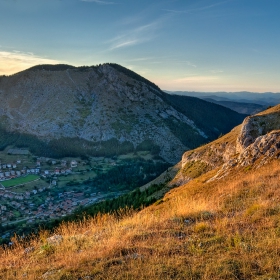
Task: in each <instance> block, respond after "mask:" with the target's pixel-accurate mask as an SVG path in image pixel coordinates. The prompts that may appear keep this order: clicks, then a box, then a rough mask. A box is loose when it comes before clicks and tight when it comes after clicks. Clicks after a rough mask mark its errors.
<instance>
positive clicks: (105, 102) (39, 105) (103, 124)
mask: <svg viewBox="0 0 280 280" xmlns="http://www.w3.org/2000/svg"><path fill="white" fill-rule="evenodd" d="M184 102H185V104H188V103H189V102H188V101H187V100H185V101H184ZM177 103H178V102H177V99H176V96H175V97H172V98H170V96H169V95H168V94H166V93H164V92H162V91H161V90H160V89H159V88H158V87H157V86H156V85H154V84H153V83H151V82H149V81H148V80H146V79H144V78H143V77H141V76H139V75H137V74H136V73H134V72H132V71H130V70H128V69H126V68H124V67H122V66H120V65H116V64H104V65H99V66H92V67H73V66H69V65H41V66H35V67H32V68H30V69H28V70H26V71H23V72H20V73H17V74H15V75H12V76H9V77H5V76H2V77H0V129H1V135H2V137H0V148H3V147H4V146H5V145H8V144H15V145H19V146H24V145H28V143H31V144H30V147H31V149H33V152H34V153H36V154H38V153H46V154H50V155H51V156H55V155H57V156H67V155H71V153H72V154H73V153H74V152H75V154H76V155H78V154H79V153H80V154H81V153H83V154H89V155H90V154H92V155H104V154H110V155H114V154H116V153H118V152H119V153H122V152H123V153H125V152H128V151H129V152H131V151H133V150H135V149H146V150H151V151H153V152H154V153H155V154H157V153H159V155H160V156H161V157H162V158H164V159H165V160H166V161H167V162H169V163H175V162H176V161H178V160H179V158H180V156H181V154H182V153H183V152H184V151H186V150H188V149H190V148H194V147H196V146H198V145H200V144H202V143H205V142H209V141H210V140H212V139H214V138H216V137H218V135H220V134H221V133H226V132H227V131H229V130H230V129H231V128H232V127H233V126H235V125H237V124H239V123H241V121H242V119H243V117H244V115H240V114H237V113H235V112H233V111H231V110H227V109H224V108H223V107H221V106H218V105H215V104H210V103H206V102H205V101H200V100H199V99H195V106H192V108H189V109H188V110H186V109H185V108H182V106H178V104H177ZM201 110H202V111H203V112H204V114H205V115H204V117H205V119H204V121H203V120H201V119H198V117H196V116H194V114H193V113H194V111H196V115H201V114H200V111H201ZM214 111H215V114H213V112H214ZM211 115H213V116H211ZM5 133H8V134H7V137H4V135H5ZM7 139H8V140H7Z"/></svg>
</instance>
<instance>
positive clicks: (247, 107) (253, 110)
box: [202, 97, 267, 115]
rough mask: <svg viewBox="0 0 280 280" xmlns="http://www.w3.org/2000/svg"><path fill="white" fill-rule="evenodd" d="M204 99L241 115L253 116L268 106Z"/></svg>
mask: <svg viewBox="0 0 280 280" xmlns="http://www.w3.org/2000/svg"><path fill="white" fill-rule="evenodd" d="M202 99H203V100H205V101H208V102H212V103H215V104H219V105H221V106H225V107H227V108H230V109H231V110H234V111H236V112H238V113H240V114H247V115H253V114H257V113H259V112H261V111H263V110H265V109H267V106H265V105H260V104H254V103H242V102H234V101H228V100H220V101H217V100H215V99H212V98H209V97H204V98H202Z"/></svg>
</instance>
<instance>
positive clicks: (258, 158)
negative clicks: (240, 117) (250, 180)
mask: <svg viewBox="0 0 280 280" xmlns="http://www.w3.org/2000/svg"><path fill="white" fill-rule="evenodd" d="M279 143H280V105H277V106H275V107H272V108H270V109H268V110H266V111H263V112H260V113H258V114H256V115H253V116H249V117H247V118H245V120H244V121H243V123H242V124H241V125H239V126H237V127H235V128H234V129H233V130H232V131H231V132H230V133H228V134H226V135H225V136H223V137H221V138H219V139H217V140H216V141H214V142H211V143H209V144H207V145H204V146H202V147H199V148H197V149H195V150H192V151H188V152H186V153H184V155H183V157H182V161H181V169H180V171H179V172H178V173H177V175H176V177H175V179H174V180H173V181H172V184H176V185H181V184H182V183H184V182H188V181H190V180H192V179H194V178H196V177H198V176H200V175H201V174H204V173H206V172H208V171H210V170H216V171H215V172H216V173H215V175H214V176H213V178H212V179H211V180H214V179H219V178H222V177H224V176H226V175H227V174H228V173H229V172H230V171H231V170H232V169H239V168H243V169H244V168H247V169H251V168H255V169H256V168H259V167H260V166H262V165H264V164H266V163H267V162H269V161H271V160H273V159H278V158H280V144H279Z"/></svg>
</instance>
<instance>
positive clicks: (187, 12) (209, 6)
mask: <svg viewBox="0 0 280 280" xmlns="http://www.w3.org/2000/svg"><path fill="white" fill-rule="evenodd" d="M231 1H232V0H226V1H222V2H217V3H214V4H211V5H208V6H203V7H199V8H195V9H189V10H183V11H180V10H170V9H163V11H166V12H169V13H173V14H189V13H192V12H199V11H204V10H208V9H211V8H214V7H216V6H221V5H223V4H226V3H228V2H231Z"/></svg>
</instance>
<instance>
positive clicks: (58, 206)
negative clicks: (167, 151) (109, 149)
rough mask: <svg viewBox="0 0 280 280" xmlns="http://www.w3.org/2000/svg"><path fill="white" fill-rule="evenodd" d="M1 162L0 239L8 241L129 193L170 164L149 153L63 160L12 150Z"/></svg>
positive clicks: (0, 153) (141, 152) (5, 152)
mask: <svg viewBox="0 0 280 280" xmlns="http://www.w3.org/2000/svg"><path fill="white" fill-rule="evenodd" d="M11 151H15V152H14V153H13V154H11ZM0 159H1V169H0V176H1V179H2V180H1V181H0V205H1V206H0V210H1V211H0V213H1V218H0V219H1V225H2V230H1V236H0V237H1V238H2V239H4V240H5V239H7V238H9V237H10V236H11V235H12V234H13V232H14V231H16V232H17V233H18V234H24V233H25V234H26V233H28V232H30V228H32V227H34V225H36V227H37V226H38V225H39V224H44V223H46V222H48V221H50V220H55V219H58V218H61V217H65V216H67V215H70V214H72V213H73V212H75V211H76V210H77V209H79V208H80V207H85V206H88V205H91V204H93V203H97V202H99V201H103V200H106V199H111V198H114V197H117V196H120V195H122V194H124V193H127V192H129V191H131V190H133V189H135V188H136V187H138V186H141V185H142V184H144V183H145V182H149V181H150V180H152V179H153V178H154V177H155V176H156V175H157V174H158V173H160V172H163V171H164V170H165V169H166V168H167V167H168V166H169V165H168V164H167V163H165V162H164V161H163V160H161V159H155V158H154V156H153V155H151V154H150V153H149V152H148V151H139V152H136V153H129V154H125V155H120V156H115V157H113V158H108V157H107V158H105V157H82V158H73V157H72V158H62V159H59V160H58V159H52V158H46V157H36V156H34V155H32V154H30V153H29V151H28V150H26V149H11V147H7V148H6V149H5V150H4V151H2V152H0ZM1 174H2V175H1ZM5 174H6V175H7V177H5Z"/></svg>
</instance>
